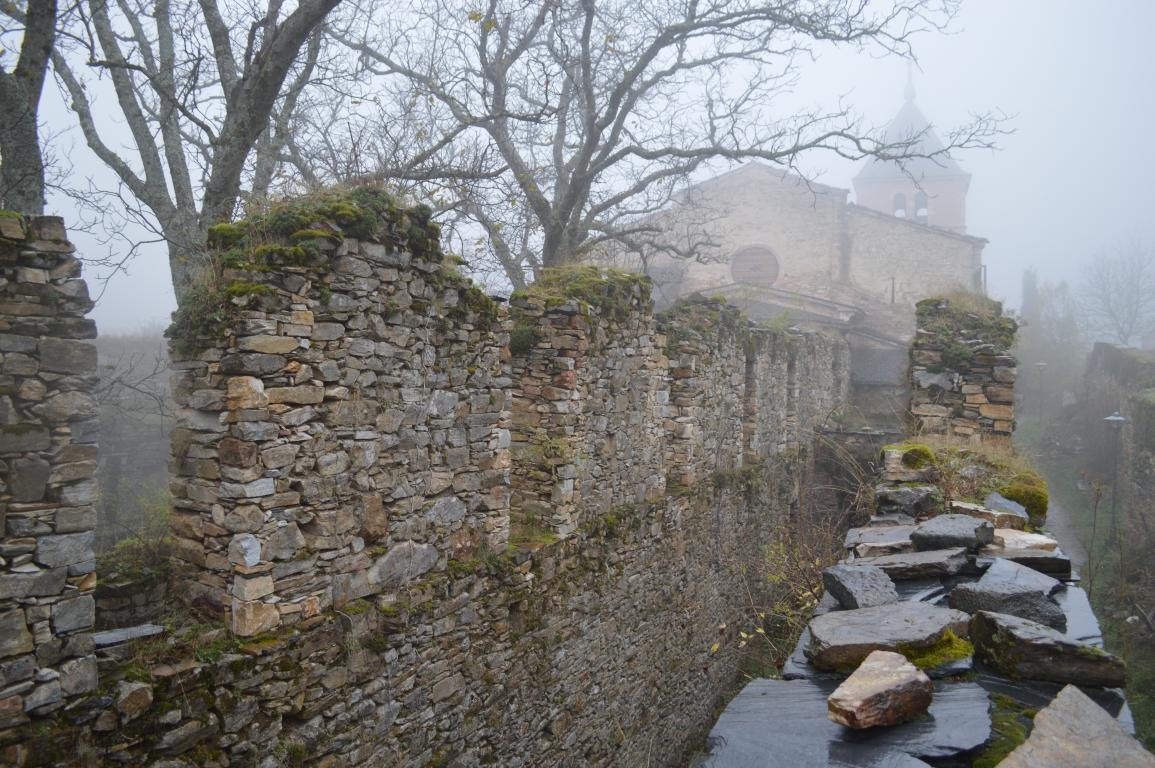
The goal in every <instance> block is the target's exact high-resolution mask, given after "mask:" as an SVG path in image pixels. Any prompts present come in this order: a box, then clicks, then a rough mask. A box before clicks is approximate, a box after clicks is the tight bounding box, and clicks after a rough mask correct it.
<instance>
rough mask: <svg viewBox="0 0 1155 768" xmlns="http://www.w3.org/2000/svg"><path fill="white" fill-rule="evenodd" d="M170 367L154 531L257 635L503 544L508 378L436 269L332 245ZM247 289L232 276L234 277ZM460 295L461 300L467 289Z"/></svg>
mask: <svg viewBox="0 0 1155 768" xmlns="http://www.w3.org/2000/svg"><path fill="white" fill-rule="evenodd" d="M318 247H319V248H324V249H326V255H327V257H328V258H326V259H325V260H324V262H323V264H322V265H321V266H312V267H290V268H286V269H281V270H273V271H269V272H259V273H255V274H248V273H235V272H229V273H226V275H225V276H224V279H226V280H232V281H242V280H243V281H253V282H254V283H255V281H258V280H259V281H260V282H259V285H261V286H263V287H264V290H262V291H259V292H256V293H254V294H252V297H251V298H250V299H246V301H247V302H248V303H247V304H246V306H245V309H244V311H243V312H241V313H240V314H239V316H238V318H237V320H236V322H235V323H234V325H233V327H232V328H230V329H229V332H228V335H227V345H225V346H215V347H211V348H209V349H206V350H204V351H201V352H200V353H199V354H198V355H196V356H195V357H192V358H190V359H187V360H185V361H183V362H178V363H177V364H176V367H177V368H179V369H180V370H181V372H180V375H179V377H178V378H177V381H176V383H175V394H176V399H177V402H178V404H179V405H180V406H182V410H181V411H180V413H179V418H180V422H181V427H180V428H179V429H178V430H177V431H176V435H175V437H174V444H175V451H176V461H177V468H178V474H179V478H178V481H177V482H176V483H175V484H174V496H175V500H174V505H175V509H174V512H173V518H172V530H173V532H174V535H175V536H176V539H175V548H176V556H177V561H176V564H175V565H174V567H175V569H176V573H177V578H178V579H180V580H181V581H182V582H183V583H184V584H185V585H186V588H187V591H188V594H189V597H190V598H191V599H192V600H193V601H194V602H196V603H203V604H206V605H209V606H214V607H218V608H219V609H222V610H225V611H227V612H228V614H229V615H230V617H231V622H232V628H233V631H234V632H236V633H237V634H240V635H256V634H259V633H261V632H265V631H268V630H271V629H274V628H276V627H279V626H282V625H286V624H293V623H295V622H297V621H300V620H301V619H306V618H309V617H311V616H315V615H317V614H318V613H320V612H322V611H325V610H329V609H331V608H340V607H341V606H342V605H344V604H346V603H348V602H349V601H350V600H355V599H357V598H359V597H364V596H365V595H369V594H376V593H378V592H383V591H387V590H389V589H392V588H393V587H396V586H397V585H398V584H400V583H403V582H405V581H407V580H410V579H413V578H416V577H418V576H420V575H422V574H424V573H426V572H428V571H430V570H433V569H435V568H436V569H438V570H444V568H445V567H446V562H447V560H448V558H451V557H454V556H458V555H460V554H461V553H462V552H466V553H468V552H470V551H472V550H473V549H476V548H477V547H478V546H479V544H480V543H481V542H485V544H486V545H487V546H489V547H491V548H494V549H496V550H500V549H502V548H504V546H505V542H506V539H507V537H508V494H507V485H508V483H507V481H506V472H507V467H508V432H507V431H506V429H505V427H504V423H505V421H506V419H507V417H508V414H507V411H506V403H505V399H506V390H507V388H508V385H509V379H508V369H507V368H506V367H505V366H504V364H503V363H502V361H501V354H500V350H501V346H500V344H499V340H500V337H499V335H498V334H497V333H496V332H495V331H496V329H495V328H494V327H493V323H494V321H495V319H496V318H495V316H494V315H493V314H492V313H490V314H488V315H487V314H485V312H486V311H488V310H489V309H490V308H489V306H488V305H489V302H488V300H487V299H485V297H481V299H482V302H481V303H480V304H478V307H479V308H480V309H481V312H480V313H479V311H478V307H473V306H471V305H470V301H471V297H473V296H474V294H473V293H470V290H468V289H467V288H466V287H464V284H463V283H462V282H461V281H460V278H454V277H453V275H452V273H451V272H450V271H449V266H448V265H445V264H442V263H440V260H439V259H438V260H437V261H431V260H430V261H427V260H422V259H420V258H417V257H414V256H412V255H411V254H409V253H406V252H404V251H392V250H388V249H387V248H386V247H385V246H384V245H378V244H375V243H368V242H358V241H356V240H351V239H346V240H344V241H343V242H342V243H341V244H340V245H339V246H336V245H333V244H332V243H331V242H330V241H328V240H320V241H319V245H318ZM241 284H248V283H241ZM473 290H474V291H475V290H476V289H473Z"/></svg>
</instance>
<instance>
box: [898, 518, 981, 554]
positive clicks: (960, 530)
mask: <svg viewBox="0 0 1155 768" xmlns="http://www.w3.org/2000/svg"><path fill="white" fill-rule="evenodd" d="M994 540H995V527H994V525H992V524H991V522H990V521H989V520H982V519H980V518H977V517H971V516H970V515H939V516H938V517H932V518H931V519H930V520H927V521H926V522H924V523H921V524H919V525H918V526H916V527H915V529H914V530H913V531H911V532H910V541H911V543H912V544H914V548H915V549H916V550H918V551H920V552H926V551H929V550H935V549H949V548H951V547H964V548H966V549H967V550H969V551H971V552H974V551H975V550H977V549H978V548H979V547H981V546H984V545H986V544H991V543H993V542H994Z"/></svg>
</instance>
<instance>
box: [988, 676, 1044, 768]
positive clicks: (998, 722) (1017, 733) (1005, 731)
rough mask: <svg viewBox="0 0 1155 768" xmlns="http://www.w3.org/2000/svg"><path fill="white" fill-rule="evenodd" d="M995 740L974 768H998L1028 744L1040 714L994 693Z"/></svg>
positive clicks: (990, 740) (992, 697)
mask: <svg viewBox="0 0 1155 768" xmlns="http://www.w3.org/2000/svg"><path fill="white" fill-rule="evenodd" d="M990 698H991V737H990V739H988V740H987V743H986V744H985V745H984V746H983V748H982V751H980V752H979V753H978V754H977V755H976V756H975V758H974V762H972V763H971V765H972V766H973V768H994V766H996V765H998V764H999V763H1001V762H1002V761H1003V759H1004V758H1005V757H1006V756H1007V755H1009V754H1010V753H1011V752H1013V751H1014V750H1015V748H1016V747H1017V746H1019V745H1020V744H1022V743H1023V742H1024V741H1026V740H1027V734H1028V732H1029V731H1030V725H1031V721H1032V720H1033V719H1034V717H1035V713H1036V712H1037V711H1038V710H1036V709H1033V708H1031V707H1028V706H1026V705H1025V704H1023V703H1022V702H1019V701H1017V700H1015V699H1012V698H1011V697H1010V696H1005V695H1003V694H1001V693H992V694H991V695H990Z"/></svg>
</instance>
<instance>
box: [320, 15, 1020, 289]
mask: <svg viewBox="0 0 1155 768" xmlns="http://www.w3.org/2000/svg"><path fill="white" fill-rule="evenodd" d="M954 9H955V3H954V2H952V1H951V0H946V2H937V1H936V0H903V1H901V2H896V3H873V2H868V1H867V0H852V1H851V2H845V0H706V1H705V2H703V1H702V0H673V1H671V0H637V1H634V0H631V2H624V1H623V0H486V2H485V3H483V4H481V5H477V4H471V3H466V2H463V1H462V0H432V1H430V0H422V1H421V2H415V1H414V2H410V3H408V4H407V5H405V4H402V5H400V6H397V5H390V6H389V8H388V9H387V11H385V10H384V9H382V11H383V12H382V13H380V14H378V15H376V16H373V17H367V18H366V19H365V20H364V23H363V28H362V30H361V33H360V34H359V35H355V34H353V33H348V34H345V35H343V36H342V38H341V39H342V40H343V42H345V43H346V44H347V45H349V46H350V47H351V48H352V49H353V50H354V51H356V52H357V53H358V54H359V56H360V58H361V61H362V64H363V65H364V66H365V67H366V68H367V70H368V71H369V72H370V73H371V74H372V75H373V76H374V77H375V78H376V79H377V80H378V81H379V82H380V83H381V89H382V90H381V92H380V97H379V101H378V103H379V104H380V105H381V108H382V109H384V110H386V113H387V115H388V114H389V110H390V108H391V105H399V107H398V112H396V113H394V114H396V115H397V118H396V119H389V118H388V117H386V119H385V120H382V121H381V122H382V126H381V127H380V129H379V130H377V131H376V132H375V133H374V132H372V131H368V130H365V129H363V128H362V129H357V130H351V131H350V133H353V134H355V135H357V136H358V145H359V147H360V148H361V149H360V152H361V153H362V154H363V155H375V157H376V159H377V167H376V168H369V167H364V166H365V165H369V164H370V161H371V160H372V159H373V157H368V156H367V157H364V158H363V163H364V165H363V166H362V168H361V169H360V170H376V171H379V172H380V173H381V174H382V175H383V176H385V177H388V178H402V179H417V180H426V181H437V182H439V183H440V184H441V187H440V188H439V189H438V193H437V194H438V195H445V196H446V197H448V198H450V199H452V198H454V195H455V194H456V195H457V197H456V202H449V203H445V204H444V205H443V207H455V209H456V210H457V211H458V213H460V214H461V215H463V216H465V217H467V218H468V219H470V220H471V221H473V222H474V223H475V224H477V225H480V228H481V230H482V231H484V233H485V239H486V240H487V243H480V242H479V243H478V245H482V246H483V247H485V248H486V249H487V250H488V256H489V257H490V258H491V259H493V260H495V261H496V262H497V263H498V264H499V265H500V266H501V267H502V268H503V270H504V271H505V272H506V273H507V275H508V277H509V279H510V280H511V281H512V282H513V283H514V285H515V286H516V285H519V284H520V283H521V282H522V281H523V279H524V275H525V272H526V271H527V270H528V271H533V270H535V269H537V268H539V267H541V266H547V267H548V266H552V265H557V264H562V263H565V262H568V261H572V260H576V259H579V258H582V257H583V256H584V255H585V254H587V253H590V252H591V251H594V250H596V249H598V248H599V247H601V246H602V245H603V244H608V243H611V242H617V243H625V244H626V245H627V246H628V247H631V248H637V247H641V243H644V242H645V241H646V240H647V238H651V237H652V236H653V235H655V234H656V233H654V232H653V231H652V230H651V228H650V225H648V224H647V222H646V217H647V215H648V214H650V213H653V212H654V211H657V210H659V209H661V208H662V207H663V206H665V205H666V204H667V203H668V202H669V200H670V199H671V195H672V194H673V193H674V191H675V190H677V189H678V188H679V187H680V186H682V185H683V184H684V183H685V181H686V180H687V179H688V178H689V177H690V175H691V174H693V173H694V172H695V171H696V170H698V169H699V168H701V167H702V166H703V165H704V164H707V163H710V162H713V161H731V162H734V161H744V160H754V159H758V160H763V161H769V162H771V163H774V164H778V165H781V166H784V167H794V166H795V164H796V162H797V160H798V159H799V157H800V156H801V155H802V154H803V153H806V152H809V151H829V152H834V153H837V154H838V155H841V156H843V157H848V158H862V157H867V156H875V157H881V158H884V159H887V158H890V159H901V158H903V157H909V156H910V155H911V153H912V152H913V151H915V150H914V149H913V148H914V147H915V146H916V144H917V142H918V139H919V137H910V140H909V141H901V142H898V143H886V142H885V141H883V140H882V139H879V138H876V137H874V136H873V135H872V134H871V132H870V131H868V130H866V129H865V128H864V127H863V126H862V125H861V123H860V121H859V120H858V119H856V118H855V116H854V115H853V113H852V112H851V111H850V110H849V109H846V108H842V107H838V108H835V109H833V110H827V111H823V110H812V111H806V112H803V113H787V114H782V111H781V108H780V107H779V103H778V102H779V97H780V96H781V95H782V94H783V93H784V92H786V91H788V90H789V89H790V88H791V86H792V85H793V84H794V83H795V82H796V78H797V76H798V68H799V65H800V63H801V62H802V61H803V60H805V59H806V58H808V57H810V56H812V55H815V54H817V53H820V48H821V47H823V46H828V45H849V46H857V47H861V48H867V49H870V50H873V51H876V52H881V53H894V54H898V55H903V56H911V55H912V49H911V41H912V38H913V37H914V36H915V35H916V34H917V33H919V32H921V31H926V30H934V29H939V28H941V27H943V26H944V25H945V24H947V23H948V22H949V21H950V18H951V16H952V14H953V12H954ZM996 130H997V126H996V123H995V122H994V121H993V120H992V119H991V118H990V117H989V116H980V117H978V118H976V119H975V121H974V122H972V123H971V124H970V125H968V126H965V127H964V128H963V129H961V130H960V131H958V132H957V133H954V134H952V135H951V136H950V137H949V140H948V141H947V142H946V144H947V146H946V147H945V148H944V150H943V152H944V153H945V152H949V151H951V150H955V149H958V148H962V147H976V146H989V144H990V139H991V137H992V136H993V135H994V133H995V132H996ZM367 139H368V140H367Z"/></svg>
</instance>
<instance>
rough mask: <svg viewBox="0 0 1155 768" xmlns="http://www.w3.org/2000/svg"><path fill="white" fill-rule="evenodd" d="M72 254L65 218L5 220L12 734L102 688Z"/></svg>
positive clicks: (1, 672) (85, 355) (3, 532)
mask: <svg viewBox="0 0 1155 768" xmlns="http://www.w3.org/2000/svg"><path fill="white" fill-rule="evenodd" d="M72 254H73V248H72V246H71V245H70V244H69V243H68V239H67V234H66V233H65V231H64V226H63V224H62V223H61V221H60V220H59V219H57V218H54V217H47V216H42V217H37V218H20V217H17V216H14V215H12V214H3V215H0V479H2V481H3V482H2V484H0V731H2V730H3V729H8V728H13V727H17V726H21V725H22V724H25V723H28V722H29V721H30V719H32V720H33V721H34V722H35V721H36V720H38V719H39V718H42V717H44V716H47V715H49V714H51V713H53V712H55V711H57V710H59V709H61V708H62V707H64V706H65V705H66V704H67V703H68V702H69V701H70V700H71V699H72V698H74V697H77V696H81V695H84V694H87V693H89V692H91V691H93V690H94V689H95V688H96V686H97V669H96V658H95V656H94V655H93V644H92V639H91V636H90V633H91V630H92V626H93V621H94V601H93V596H92V592H93V588H94V587H95V585H96V575H95V573H94V570H95V559H94V558H95V556H94V554H93V548H92V545H93V528H94V526H95V524H96V514H95V511H94V507H93V501H94V496H95V474H96V439H97V422H96V415H97V405H96V401H95V399H94V398H93V396H92V393H93V390H94V389H95V386H96V347H95V346H94V345H93V343H92V342H91V341H89V340H90V339H92V338H94V337H95V336H96V326H95V324H94V323H93V322H92V321H91V320H87V319H85V317H84V316H85V314H86V313H87V312H88V311H89V310H90V309H91V308H92V302H91V301H89V298H88V288H87V286H86V285H85V283H84V281H83V280H81V279H80V262H79V261H78V260H77V259H76V258H75V257H74V256H73V255H72ZM0 762H3V760H2V759H0Z"/></svg>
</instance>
